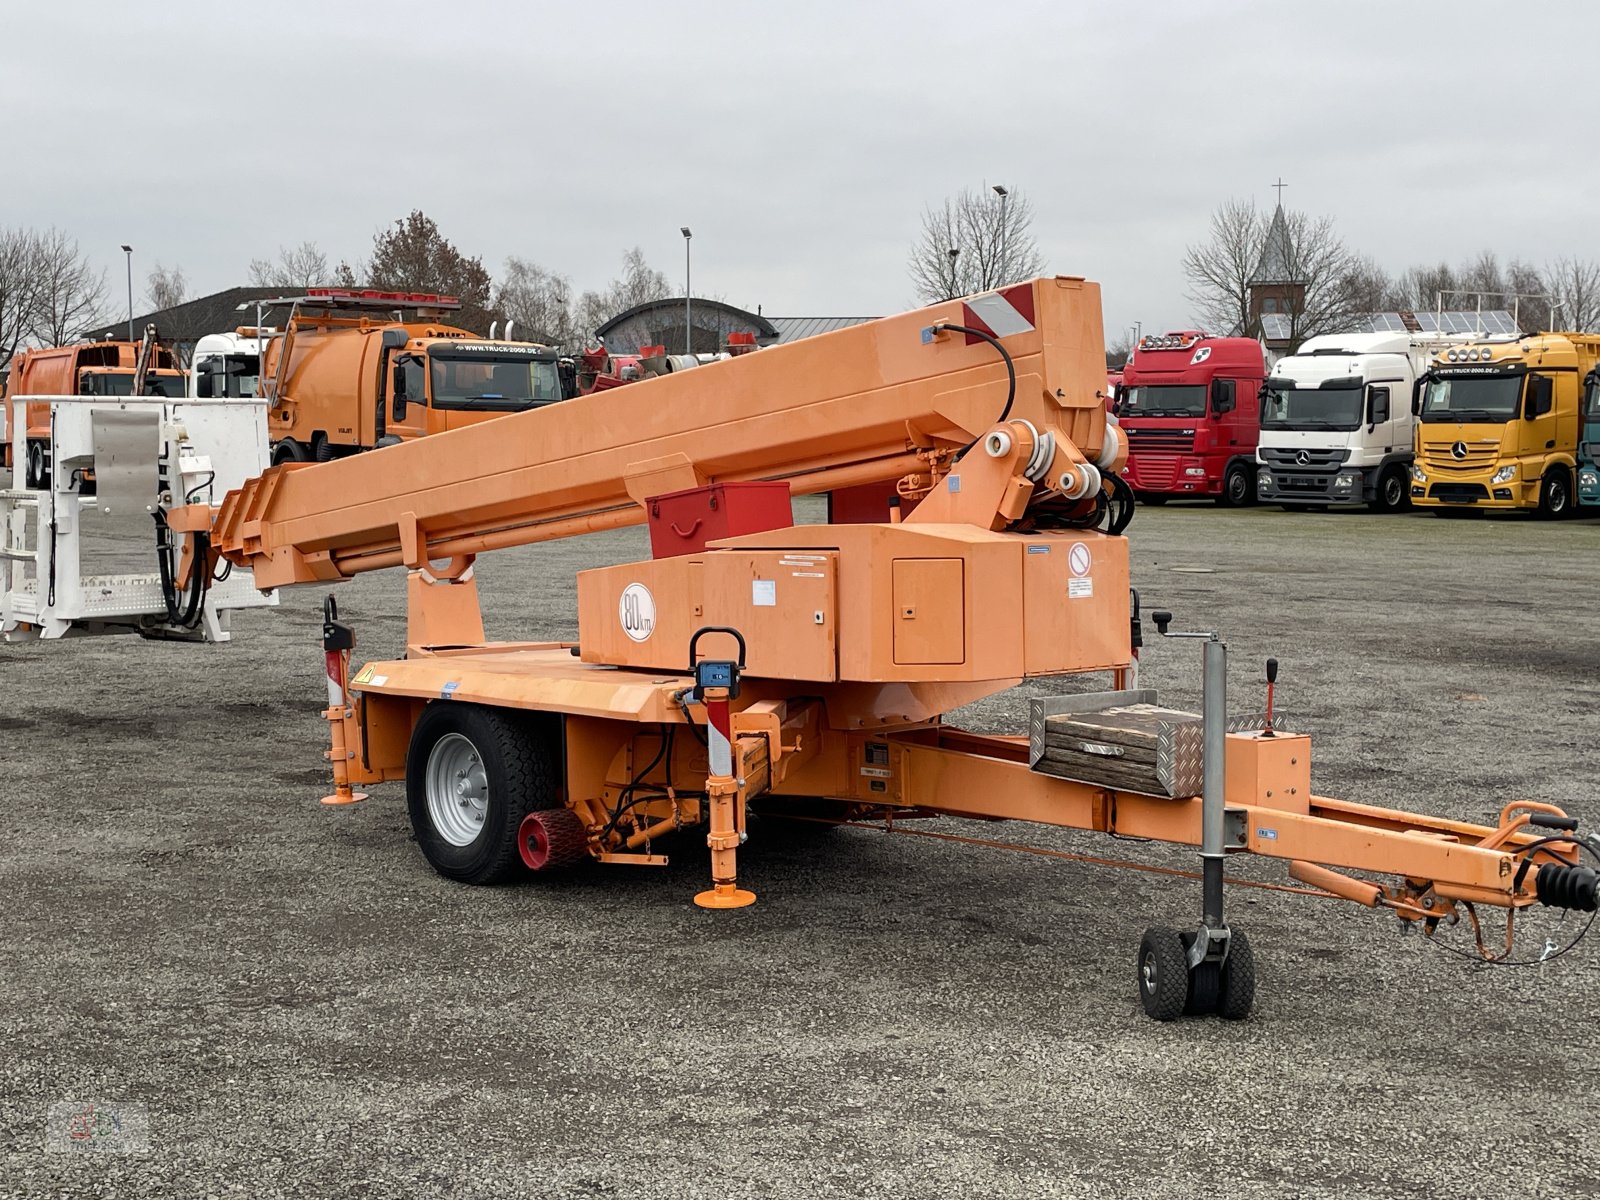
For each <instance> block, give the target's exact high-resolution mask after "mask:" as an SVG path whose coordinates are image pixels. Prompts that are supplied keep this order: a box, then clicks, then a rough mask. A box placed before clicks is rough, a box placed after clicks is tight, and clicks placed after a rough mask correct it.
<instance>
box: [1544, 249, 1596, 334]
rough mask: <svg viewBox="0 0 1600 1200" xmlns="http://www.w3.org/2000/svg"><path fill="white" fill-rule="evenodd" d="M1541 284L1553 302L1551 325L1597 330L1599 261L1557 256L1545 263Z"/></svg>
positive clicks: (1590, 330)
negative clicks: (1554, 309) (1542, 283)
mask: <svg viewBox="0 0 1600 1200" xmlns="http://www.w3.org/2000/svg"><path fill="white" fill-rule="evenodd" d="M1544 284H1545V289H1546V290H1547V291H1548V292H1549V293H1550V295H1551V296H1553V297H1554V299H1555V302H1556V311H1555V313H1554V314H1553V315H1552V316H1553V319H1552V321H1551V324H1557V325H1560V326H1561V328H1563V329H1576V330H1582V331H1584V332H1593V331H1594V330H1597V329H1600V263H1597V262H1595V261H1594V260H1593V259H1583V258H1558V259H1556V260H1555V262H1553V263H1548V264H1546V266H1545V269H1544ZM1546 327H1547V328H1548V326H1546Z"/></svg>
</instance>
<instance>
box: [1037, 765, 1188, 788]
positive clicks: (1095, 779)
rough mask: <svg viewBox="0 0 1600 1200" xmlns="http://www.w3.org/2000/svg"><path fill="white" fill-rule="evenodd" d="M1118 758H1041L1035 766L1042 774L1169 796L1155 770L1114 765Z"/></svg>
mask: <svg viewBox="0 0 1600 1200" xmlns="http://www.w3.org/2000/svg"><path fill="white" fill-rule="evenodd" d="M1112 761H1114V760H1104V759H1102V760H1099V761H1096V762H1088V761H1084V762H1081V763H1061V762H1052V761H1050V760H1048V759H1041V760H1040V761H1039V762H1038V763H1036V764H1035V765H1034V768H1033V769H1034V770H1035V771H1037V772H1039V773H1040V774H1041V775H1053V776H1055V777H1056V778H1057V779H1071V780H1073V781H1075V782H1077V783H1093V784H1099V785H1100V786H1102V787H1108V788H1114V789H1117V790H1118V791H1125V792H1138V793H1140V794H1141V795H1145V796H1165V795H1166V794H1167V793H1166V792H1165V790H1163V788H1162V787H1161V785H1160V784H1159V783H1158V782H1157V781H1156V777H1155V772H1154V770H1151V771H1148V772H1145V771H1138V770H1134V769H1130V768H1128V767H1116V766H1112V765H1110V764H1111V762H1112Z"/></svg>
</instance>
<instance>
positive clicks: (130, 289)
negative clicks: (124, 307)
mask: <svg viewBox="0 0 1600 1200" xmlns="http://www.w3.org/2000/svg"><path fill="white" fill-rule="evenodd" d="M122 252H123V253H124V254H126V255H127V256H128V340H129V341H130V342H131V341H133V247H132V246H124V247H123V248H122Z"/></svg>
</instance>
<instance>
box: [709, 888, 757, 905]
mask: <svg viewBox="0 0 1600 1200" xmlns="http://www.w3.org/2000/svg"><path fill="white" fill-rule="evenodd" d="M694 902H695V903H696V904H698V905H699V906H700V907H701V908H749V907H750V906H751V905H752V904H754V903H755V902H756V894H755V893H754V892H747V891H745V890H744V889H743V888H742V887H739V886H738V885H736V884H732V883H719V884H717V885H716V886H715V887H713V888H711V889H710V890H709V891H704V892H700V893H698V894H697V895H696V896H695V898H694Z"/></svg>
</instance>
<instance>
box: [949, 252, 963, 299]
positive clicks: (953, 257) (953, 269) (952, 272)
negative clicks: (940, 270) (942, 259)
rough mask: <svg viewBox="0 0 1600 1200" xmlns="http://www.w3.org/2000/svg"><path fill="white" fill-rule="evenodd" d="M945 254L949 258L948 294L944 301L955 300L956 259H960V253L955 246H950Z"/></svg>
mask: <svg viewBox="0 0 1600 1200" xmlns="http://www.w3.org/2000/svg"><path fill="white" fill-rule="evenodd" d="M945 253H946V254H948V255H949V256H950V294H949V295H948V296H946V297H945V299H946V300H954V299H955V298H956V259H957V258H959V257H961V251H960V250H959V249H957V248H956V247H955V246H951V247H950V249H949V250H947V251H945Z"/></svg>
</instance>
